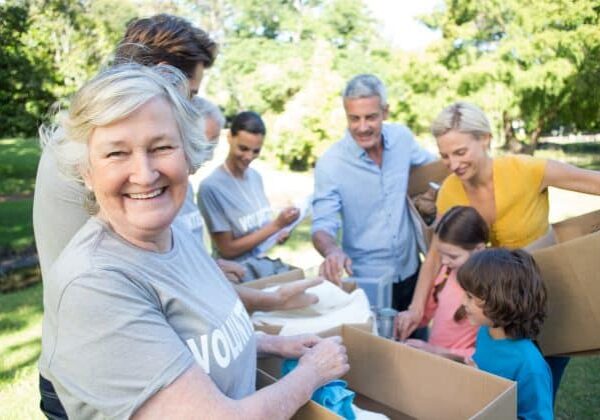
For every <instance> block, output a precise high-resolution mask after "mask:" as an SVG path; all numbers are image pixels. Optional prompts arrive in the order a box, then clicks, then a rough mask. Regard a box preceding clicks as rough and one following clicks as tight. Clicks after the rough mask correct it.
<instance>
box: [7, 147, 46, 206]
mask: <svg viewBox="0 0 600 420" xmlns="http://www.w3.org/2000/svg"><path fill="white" fill-rule="evenodd" d="M40 153H41V151H40V146H39V144H38V141H37V140H36V139H22V138H15V139H0V180H2V182H0V196H3V195H27V194H32V193H33V186H34V183H35V170H36V167H37V161H38V159H39V157H40Z"/></svg>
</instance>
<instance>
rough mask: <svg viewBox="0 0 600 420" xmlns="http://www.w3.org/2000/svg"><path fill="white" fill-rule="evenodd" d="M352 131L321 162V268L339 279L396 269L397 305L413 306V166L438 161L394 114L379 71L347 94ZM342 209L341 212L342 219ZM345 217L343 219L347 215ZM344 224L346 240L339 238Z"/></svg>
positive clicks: (317, 237)
mask: <svg viewBox="0 0 600 420" xmlns="http://www.w3.org/2000/svg"><path fill="white" fill-rule="evenodd" d="M343 103H344V109H345V111H346V118H347V121H348V130H347V131H346V134H345V135H344V137H343V138H342V139H341V140H340V141H338V142H337V143H335V144H334V145H333V146H332V147H331V148H330V149H329V150H327V152H326V153H325V154H324V155H323V156H322V157H321V158H320V159H319V161H318V162H317V166H316V169H315V195H314V201H313V226H312V238H313V244H314V245H315V248H316V249H317V251H319V252H320V253H321V255H323V257H325V261H324V262H323V264H322V265H321V270H320V271H321V274H322V275H323V276H325V277H326V278H327V279H328V280H330V281H333V282H335V283H339V282H340V278H341V275H342V271H343V270H345V271H346V272H347V273H348V274H349V275H352V276H354V277H371V278H372V277H380V276H382V275H384V274H387V273H390V272H393V273H395V282H396V283H395V284H394V288H393V295H394V297H393V300H392V303H393V306H394V307H395V308H396V309H398V310H403V309H406V307H407V306H408V304H409V303H410V300H411V298H412V293H413V291H414V286H415V283H416V278H417V275H418V269H419V258H418V251H417V242H416V236H415V232H414V228H413V226H412V224H411V221H410V218H409V214H408V209H407V207H406V190H407V186H408V176H409V172H410V169H411V167H413V166H419V165H423V164H426V163H429V162H431V161H433V160H435V157H434V156H433V155H432V154H431V153H429V152H427V151H426V150H424V149H423V148H422V147H421V146H419V144H418V143H417V142H416V141H415V139H414V137H413V135H412V133H411V131H410V130H409V129H408V128H407V127H405V126H403V125H399V124H384V123H383V121H384V120H385V119H386V118H387V116H388V105H387V100H386V93H385V88H384V86H383V84H382V83H381V81H380V80H379V79H378V78H377V77H375V76H372V75H359V76H356V77H355V78H353V79H352V80H351V81H350V82H349V83H348V85H347V86H346V89H345V90H344V94H343ZM340 216H341V218H340ZM340 219H341V220H340ZM340 227H341V228H342V238H343V239H342V247H341V248H340V247H339V246H338V245H337V243H336V239H335V238H336V236H337V232H338V231H339V229H340Z"/></svg>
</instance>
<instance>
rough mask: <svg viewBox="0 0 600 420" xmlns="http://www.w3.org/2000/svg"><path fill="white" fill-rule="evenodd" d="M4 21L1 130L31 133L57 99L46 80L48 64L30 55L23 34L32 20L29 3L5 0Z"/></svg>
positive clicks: (0, 29)
mask: <svg viewBox="0 0 600 420" xmlns="http://www.w3.org/2000/svg"><path fill="white" fill-rule="evenodd" d="M0 21H1V22H2V24H1V25H0V45H2V47H1V48H0V116H1V118H0V134H1V135H8V136H19V135H31V134H33V133H35V131H36V128H37V125H38V123H39V118H40V115H41V114H42V113H43V112H44V111H45V110H46V108H47V107H48V105H49V104H50V103H52V102H53V101H54V99H55V97H54V95H53V94H52V93H51V92H50V90H49V89H48V87H47V86H46V84H45V80H46V78H47V76H48V73H49V71H48V66H47V63H45V62H43V61H41V62H38V61H36V60H32V59H31V58H30V57H29V56H28V48H27V45H25V43H24V41H23V38H24V37H25V36H26V34H27V33H28V32H29V31H30V29H31V26H32V22H31V20H30V19H29V17H28V10H27V6H26V4H25V3H20V2H19V3H14V4H13V3H9V2H6V3H5V2H1V3H0Z"/></svg>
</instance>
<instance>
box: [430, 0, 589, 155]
mask: <svg viewBox="0 0 600 420" xmlns="http://www.w3.org/2000/svg"><path fill="white" fill-rule="evenodd" d="M425 21H426V22H427V24H428V25H429V26H430V27H432V28H438V29H440V30H441V31H442V33H443V35H444V38H443V40H442V41H441V42H440V44H439V45H438V46H437V51H436V55H437V62H439V63H440V64H442V65H444V66H445V67H446V68H447V69H449V70H451V73H450V74H449V75H448V77H447V84H448V86H450V88H451V90H452V91H453V92H455V94H456V97H457V98H459V97H462V98H468V99H471V100H473V101H475V102H478V103H479V104H480V105H482V106H483V107H484V108H485V109H486V110H488V112H490V114H492V116H493V117H495V118H494V119H495V120H499V128H500V129H501V130H505V131H504V133H503V134H505V135H506V137H507V138H508V139H510V138H513V137H515V135H516V133H515V132H514V129H513V127H514V125H515V124H513V122H516V123H518V124H520V125H522V126H523V128H524V131H525V134H526V135H527V136H528V137H529V138H531V140H532V142H533V143H534V144H535V143H536V142H537V139H538V138H539V136H540V135H541V133H543V132H547V131H549V130H550V128H552V127H553V126H558V125H570V126H576V128H577V129H579V130H581V129H583V130H593V129H597V127H598V124H599V123H598V116H599V115H600V114H599V112H600V111H599V109H600V94H599V93H600V92H599V87H598V83H597V80H599V79H598V76H599V74H600V72H599V65H598V51H599V48H600V25H599V23H600V7H598V5H597V2H595V1H593V0H582V1H577V2H573V1H567V0H561V1H555V0H534V1H530V2H519V1H517V0H490V1H486V2H476V1H473V0H464V1H452V2H448V3H447V5H446V9H445V10H443V11H438V12H436V13H434V14H432V15H431V16H428V17H426V18H425ZM593 80H596V82H595V83H594V82H593ZM430 93H432V94H434V93H435V92H433V91H430ZM580 103H581V104H582V105H583V106H579V104H580Z"/></svg>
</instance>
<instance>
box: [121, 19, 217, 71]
mask: <svg viewBox="0 0 600 420" xmlns="http://www.w3.org/2000/svg"><path fill="white" fill-rule="evenodd" d="M216 56H217V44H216V42H215V41H213V40H212V39H211V38H210V36H209V35H208V34H207V33H206V32H205V31H203V30H202V29H200V28H196V27H194V26H192V24H191V23H190V22H188V21H187V20H185V19H182V18H180V17H177V16H172V15H168V14H164V13H163V14H160V15H155V16H151V17H148V18H141V19H135V20H133V21H132V22H130V23H129V24H128V25H127V30H126V32H125V35H124V36H123V39H122V40H121V42H120V43H119V45H118V46H117V51H116V54H115V63H116V64H120V63H123V62H131V61H135V62H137V63H140V64H143V65H146V66H151V65H156V64H159V63H167V64H170V65H171V66H173V67H177V68H178V69H179V70H181V71H182V72H183V73H185V75H186V76H187V77H192V75H193V73H194V70H195V68H196V66H197V65H198V64H202V65H203V66H204V68H209V67H210V66H212V65H213V63H214V61H215V58H216Z"/></svg>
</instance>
